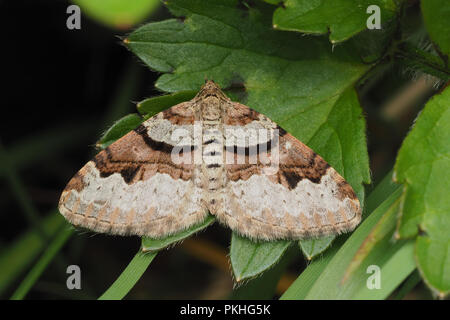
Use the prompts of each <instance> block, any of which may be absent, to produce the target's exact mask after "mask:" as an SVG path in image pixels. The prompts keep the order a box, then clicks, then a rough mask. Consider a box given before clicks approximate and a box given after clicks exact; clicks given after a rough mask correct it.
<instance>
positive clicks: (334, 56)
mask: <svg viewBox="0 0 450 320" xmlns="http://www.w3.org/2000/svg"><path fill="white" fill-rule="evenodd" d="M168 7H169V9H170V10H171V11H172V13H173V14H175V15H176V16H179V17H182V19H171V20H166V21H162V22H157V23H150V24H147V25H145V26H142V27H141V28H139V29H137V30H136V31H134V32H133V33H132V34H131V35H130V36H129V38H128V39H126V41H125V43H126V44H127V45H128V46H129V48H130V49H131V50H132V51H133V52H134V53H136V55H138V56H139V57H140V58H141V59H142V60H143V61H144V62H145V63H146V64H148V65H149V67H151V68H153V69H156V70H157V71H160V72H164V73H165V74H163V75H162V76H161V77H160V78H159V79H158V81H157V83H156V86H157V87H158V88H159V89H161V90H163V91H168V92H176V91H183V90H198V89H199V88H200V86H201V85H202V84H203V83H204V79H205V78H206V79H212V80H214V81H215V82H217V83H218V84H219V85H221V87H222V88H225V91H226V92H227V93H228V94H229V95H230V97H231V98H232V99H234V100H239V101H241V102H243V103H245V104H247V105H248V106H250V107H252V108H254V109H255V110H257V111H259V112H261V113H263V114H265V115H267V116H269V117H270V118H271V119H272V120H274V121H276V122H278V124H279V125H280V126H282V127H283V128H284V129H286V130H287V131H289V132H290V133H292V134H293V135H294V136H295V137H297V138H299V139H300V140H301V141H303V142H304V143H306V144H308V145H309V146H310V147H312V148H313V149H314V150H315V151H316V152H317V153H319V154H320V155H321V156H322V157H323V158H324V159H325V160H327V161H328V162H329V163H330V165H332V166H333V167H335V168H336V170H337V171H338V172H340V173H341V174H342V175H343V176H344V177H345V178H346V179H347V181H348V182H349V183H350V184H351V185H352V186H353V188H354V189H355V191H356V193H357V195H358V197H359V198H360V201H361V203H363V198H364V197H363V195H364V189H363V187H362V183H364V182H365V183H368V182H369V181H370V176H369V167H368V156H367V147H366V139H365V134H364V131H365V124H364V119H363V117H362V116H361V108H360V106H359V102H358V99H357V96H356V93H355V91H354V89H353V88H352V87H353V84H354V83H355V82H356V81H357V79H358V78H359V77H360V76H361V75H362V74H363V73H364V72H365V71H366V70H367V69H368V65H364V64H363V63H361V62H360V60H359V57H358V56H357V55H356V54H355V52H354V50H352V48H351V47H348V46H346V45H342V46H339V47H338V48H336V49H335V50H334V52H332V51H331V48H330V45H329V43H328V42H327V41H325V40H324V39H318V38H302V37H298V36H297V35H295V34H293V33H285V32H276V31H274V30H272V29H271V28H270V21H271V16H270V15H266V14H265V13H263V12H261V11H258V9H256V8H249V9H241V7H240V6H239V4H238V2H237V1H223V0H222V1H220V0H212V1H208V2H207V3H205V2H204V1H199V0H194V1H187V0H174V1H169V2H168ZM264 12H266V11H264ZM248 249H249V252H247V253H245V252H244V253H242V254H243V256H244V257H245V256H247V257H249V256H250V252H252V251H253V250H254V248H252V247H251V246H249V247H248ZM280 254H281V253H278V255H280ZM232 259H233V256H232Z"/></svg>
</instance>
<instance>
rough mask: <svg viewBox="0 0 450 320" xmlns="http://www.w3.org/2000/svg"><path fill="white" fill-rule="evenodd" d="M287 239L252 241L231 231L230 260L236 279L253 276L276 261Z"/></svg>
mask: <svg viewBox="0 0 450 320" xmlns="http://www.w3.org/2000/svg"><path fill="white" fill-rule="evenodd" d="M290 244H291V242H289V241H272V242H266V241H259V242H253V241H252V240H250V239H248V238H244V237H241V236H240V235H238V234H236V233H235V232H233V234H232V236H231V248H230V260H231V267H232V269H233V274H234V277H235V278H236V281H237V282H239V281H242V280H246V279H250V278H253V277H255V276H257V275H258V274H260V273H261V272H263V271H265V270H266V269H268V268H270V267H272V266H273V265H274V264H276V263H277V262H278V260H279V259H280V258H281V256H282V255H283V253H284V252H285V251H286V249H287V248H288V247H289V245H290Z"/></svg>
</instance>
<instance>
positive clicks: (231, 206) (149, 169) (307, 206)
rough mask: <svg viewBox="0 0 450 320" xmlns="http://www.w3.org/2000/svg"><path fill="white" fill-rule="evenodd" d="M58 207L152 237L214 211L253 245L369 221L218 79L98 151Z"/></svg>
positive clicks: (84, 222) (330, 172)
mask: <svg viewBox="0 0 450 320" xmlns="http://www.w3.org/2000/svg"><path fill="white" fill-rule="evenodd" d="M59 210H60V212H61V213H62V215H63V216H64V217H65V218H66V219H67V220H68V221H69V222H71V223H72V224H73V225H75V226H79V227H83V228H87V229H90V230H92V231H95V232H100V233H109V234H117V235H137V236H146V237H151V238H162V237H166V236H168V235H171V234H175V233H177V232H180V231H182V230H184V229H187V228H189V227H190V226H192V225H195V224H198V223H201V222H202V221H203V220H204V219H205V218H206V217H207V216H208V214H212V215H214V216H215V217H216V218H217V219H218V221H220V222H221V223H223V224H224V225H226V226H228V227H230V228H231V229H232V230H234V231H236V232H237V233H239V234H241V235H243V236H246V237H249V238H251V239H255V240H276V239H291V240H293V239H307V238H312V237H319V236H325V235H331V234H339V233H343V232H348V231H351V230H353V229H354V228H355V227H356V226H357V225H358V224H359V222H360V220H361V207H360V203H359V201H358V198H357V196H356V194H355V192H354V191H353V189H352V187H351V186H350V185H349V184H348V183H347V182H346V181H345V180H344V178H343V177H342V176H340V175H339V174H338V173H337V172H336V170H335V169H333V168H332V167H331V166H330V165H329V164H328V163H327V162H325V161H324V160H323V159H322V157H320V156H319V155H318V154H316V153H315V152H314V151H313V150H311V149H310V148H309V147H307V146H306V145H304V144H303V143H302V142H300V141H299V140H297V139H296V138H294V137H293V136H292V135H291V134H289V133H287V132H286V131H285V130H283V129H282V128H281V127H279V126H278V125H277V124H276V123H275V122H273V121H271V120H270V119H269V118H268V117H266V116H264V115H262V114H260V113H258V112H256V111H254V110H252V109H250V108H249V107H247V106H245V105H243V104H240V103H237V102H233V101H231V100H230V99H229V98H228V97H227V96H226V95H225V94H224V92H222V91H221V90H220V88H219V87H218V85H217V84H216V83H214V82H213V81H207V82H206V83H205V84H204V85H203V87H202V88H201V90H200V91H199V92H198V94H197V95H196V96H195V97H194V98H193V99H192V100H190V101H187V102H183V103H180V104H177V105H175V106H173V107H171V108H170V109H168V110H165V111H163V112H160V113H158V114H157V115H155V116H153V117H151V118H149V119H148V120H146V121H144V122H143V123H142V124H141V125H140V126H139V127H137V128H136V129H135V130H133V131H131V132H129V133H128V134H126V135H125V136H123V137H122V138H121V139H119V140H117V141H116V142H115V143H113V144H111V145H110V146H108V147H107V148H106V149H105V150H103V151H101V152H100V153H98V154H97V155H96V156H95V157H94V159H93V160H91V161H89V162H88V163H87V164H86V165H85V166H84V167H83V168H81V170H80V171H79V172H78V173H77V174H76V175H75V176H74V177H73V178H72V179H71V180H70V182H69V183H68V184H67V186H66V188H65V189H64V191H63V192H62V195H61V198H60V201H59Z"/></svg>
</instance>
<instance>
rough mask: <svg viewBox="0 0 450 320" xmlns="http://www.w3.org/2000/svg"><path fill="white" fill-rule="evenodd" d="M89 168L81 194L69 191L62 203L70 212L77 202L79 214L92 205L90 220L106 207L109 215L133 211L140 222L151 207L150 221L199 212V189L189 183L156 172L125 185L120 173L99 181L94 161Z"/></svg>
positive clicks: (200, 191) (200, 195)
mask: <svg viewBox="0 0 450 320" xmlns="http://www.w3.org/2000/svg"><path fill="white" fill-rule="evenodd" d="M88 167H89V169H88V170H87V173H86V175H85V176H84V177H83V181H84V184H85V187H84V189H83V190H81V191H80V192H77V191H76V190H72V191H71V194H70V196H69V197H68V199H67V200H66V202H65V206H66V207H67V208H68V209H69V210H70V209H73V206H74V203H75V201H77V199H80V206H81V208H80V209H79V210H77V212H78V213H83V212H85V210H83V208H84V207H87V206H88V205H89V204H90V203H93V205H94V210H93V212H92V214H91V217H96V216H97V214H98V212H99V211H100V209H101V208H102V207H103V206H104V205H105V204H106V205H107V207H108V212H109V213H111V212H112V211H114V210H115V209H116V208H118V209H119V210H120V212H121V213H124V212H129V211H130V210H131V209H134V210H135V212H136V215H135V218H134V219H137V220H138V221H139V219H141V216H142V215H144V214H145V213H147V212H148V211H149V209H150V208H156V210H155V213H154V215H153V216H152V219H158V218H162V217H165V216H168V215H171V214H175V215H176V214H180V213H182V214H183V215H186V216H188V215H190V214H193V213H196V212H198V211H200V210H201V209H202V208H201V197H202V190H201V189H199V188H197V187H195V186H194V184H193V182H192V181H190V180H188V181H184V180H182V179H177V180H175V179H173V178H171V177H170V176H169V175H168V174H165V173H162V174H161V173H156V174H155V175H153V176H152V177H150V178H149V179H147V180H145V181H138V182H136V183H133V184H127V183H126V182H125V181H124V180H123V178H122V176H121V175H120V173H114V174H112V175H110V176H108V177H104V178H102V177H100V173H99V171H98V170H97V168H96V167H95V164H94V163H93V162H89V163H88ZM108 216H109V215H107V216H105V218H106V217H108ZM125 222H126V221H125V217H123V216H122V215H120V216H119V217H118V220H117V223H125Z"/></svg>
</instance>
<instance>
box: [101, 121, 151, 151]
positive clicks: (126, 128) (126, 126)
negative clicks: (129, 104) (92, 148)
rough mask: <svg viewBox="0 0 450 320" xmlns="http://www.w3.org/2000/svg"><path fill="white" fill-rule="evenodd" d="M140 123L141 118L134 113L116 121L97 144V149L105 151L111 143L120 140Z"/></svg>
mask: <svg viewBox="0 0 450 320" xmlns="http://www.w3.org/2000/svg"><path fill="white" fill-rule="evenodd" d="M141 123H142V118H141V117H140V116H139V115H137V114H136V113H131V114H129V115H126V116H124V117H123V118H121V119H119V120H117V121H116V122H115V123H114V124H113V125H112V126H111V127H110V128H109V129H108V130H107V131H106V132H105V133H104V134H103V136H102V137H101V138H100V140H99V141H98V142H97V145H96V146H97V147H98V148H101V149H105V148H106V147H107V146H109V145H110V144H111V143H113V142H115V141H116V140H117V139H119V138H121V137H122V136H124V135H125V134H127V133H128V132H130V131H131V130H133V129H135V128H136V127H137V126H139V125H140V124H141Z"/></svg>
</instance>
